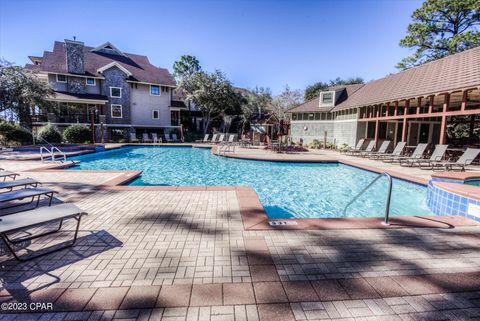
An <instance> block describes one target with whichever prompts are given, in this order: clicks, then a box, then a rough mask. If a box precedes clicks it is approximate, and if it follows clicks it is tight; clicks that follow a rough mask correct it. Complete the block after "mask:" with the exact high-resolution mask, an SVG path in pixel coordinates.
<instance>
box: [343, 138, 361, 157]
mask: <svg viewBox="0 0 480 321" xmlns="http://www.w3.org/2000/svg"><path fill="white" fill-rule="evenodd" d="M363 143H365V139H364V138H362V139H360V140H359V141H358V143H357V145H355V147H353V148H349V149H347V151H346V154H347V155H348V154H353V153H356V152H359V151H361V150H362V146H363Z"/></svg>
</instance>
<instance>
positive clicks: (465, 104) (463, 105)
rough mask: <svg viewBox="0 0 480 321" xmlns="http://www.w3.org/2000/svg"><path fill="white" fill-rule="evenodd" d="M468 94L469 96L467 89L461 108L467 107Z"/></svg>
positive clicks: (463, 95)
mask: <svg viewBox="0 0 480 321" xmlns="http://www.w3.org/2000/svg"><path fill="white" fill-rule="evenodd" d="M467 96H468V90H465V91H464V92H463V94H462V108H461V110H465V108H466V107H467Z"/></svg>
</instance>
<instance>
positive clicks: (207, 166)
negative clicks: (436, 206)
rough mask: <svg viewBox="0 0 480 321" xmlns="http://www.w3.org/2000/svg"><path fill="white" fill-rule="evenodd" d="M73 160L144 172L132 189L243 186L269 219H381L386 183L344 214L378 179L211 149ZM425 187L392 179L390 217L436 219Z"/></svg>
mask: <svg viewBox="0 0 480 321" xmlns="http://www.w3.org/2000/svg"><path fill="white" fill-rule="evenodd" d="M71 159H75V160H80V161H81V163H80V165H79V166H77V167H76V168H77V169H86V170H108V169H117V170H142V171H143V173H142V176H141V177H140V178H138V179H137V180H135V181H133V182H132V183H131V184H130V185H172V186H194V185H204V186H205V185H210V186H211V185H217V186H218V185H223V186H225V185H243V186H250V187H253V188H254V189H255V191H256V192H257V194H258V196H259V198H260V201H261V202H262V204H263V206H264V208H265V211H266V212H267V214H268V216H269V217H270V218H292V217H297V218H310V217H374V216H383V215H384V210H385V203H386V190H387V181H386V179H380V180H379V181H377V183H375V185H373V186H372V187H371V188H370V189H369V190H367V192H366V193H365V194H364V195H363V196H361V197H360V198H359V199H358V200H357V201H356V202H355V203H353V204H352V205H351V206H350V207H348V209H347V210H346V211H345V206H346V205H347V203H348V202H349V201H350V200H351V199H352V198H353V197H354V196H355V195H356V194H357V193H358V192H360V191H361V190H362V188H363V187H365V186H366V185H367V184H368V183H369V182H370V181H371V180H372V179H373V178H375V177H376V175H377V174H375V173H372V172H369V171H365V170H361V169H358V168H355V167H350V166H346V165H342V164H336V163H324V164H318V163H317V164H312V163H280V162H263V161H251V160H240V159H231V158H224V157H218V156H215V155H212V154H211V152H210V150H209V149H200V148H190V147H124V148H121V149H118V150H112V151H108V152H101V153H95V154H89V155H83V156H78V157H72V158H71ZM426 193H427V189H426V187H424V186H421V185H417V184H413V183H409V182H406V181H402V180H396V179H394V183H393V194H392V204H391V215H432V213H431V212H430V210H429V209H428V208H427V207H426V205H425V197H426Z"/></svg>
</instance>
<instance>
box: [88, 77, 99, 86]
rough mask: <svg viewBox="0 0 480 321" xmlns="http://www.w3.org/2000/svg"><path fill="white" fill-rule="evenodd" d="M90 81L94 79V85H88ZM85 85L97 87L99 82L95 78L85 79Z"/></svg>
mask: <svg viewBox="0 0 480 321" xmlns="http://www.w3.org/2000/svg"><path fill="white" fill-rule="evenodd" d="M89 79H93V84H89V83H88V80H89ZM85 84H86V85H87V86H96V85H97V80H96V79H95V78H91V77H87V78H85Z"/></svg>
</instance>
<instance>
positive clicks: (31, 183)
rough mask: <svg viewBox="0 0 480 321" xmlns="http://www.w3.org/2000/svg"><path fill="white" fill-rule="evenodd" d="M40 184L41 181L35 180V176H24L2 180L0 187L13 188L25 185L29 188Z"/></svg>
mask: <svg viewBox="0 0 480 321" xmlns="http://www.w3.org/2000/svg"><path fill="white" fill-rule="evenodd" d="M38 184H40V183H39V182H38V181H36V180H34V179H33V178H23V179H17V180H14V181H4V182H0V189H9V190H12V189H13V188H15V187H22V186H24V187H25V188H27V187H28V186H33V187H37V186H38Z"/></svg>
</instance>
